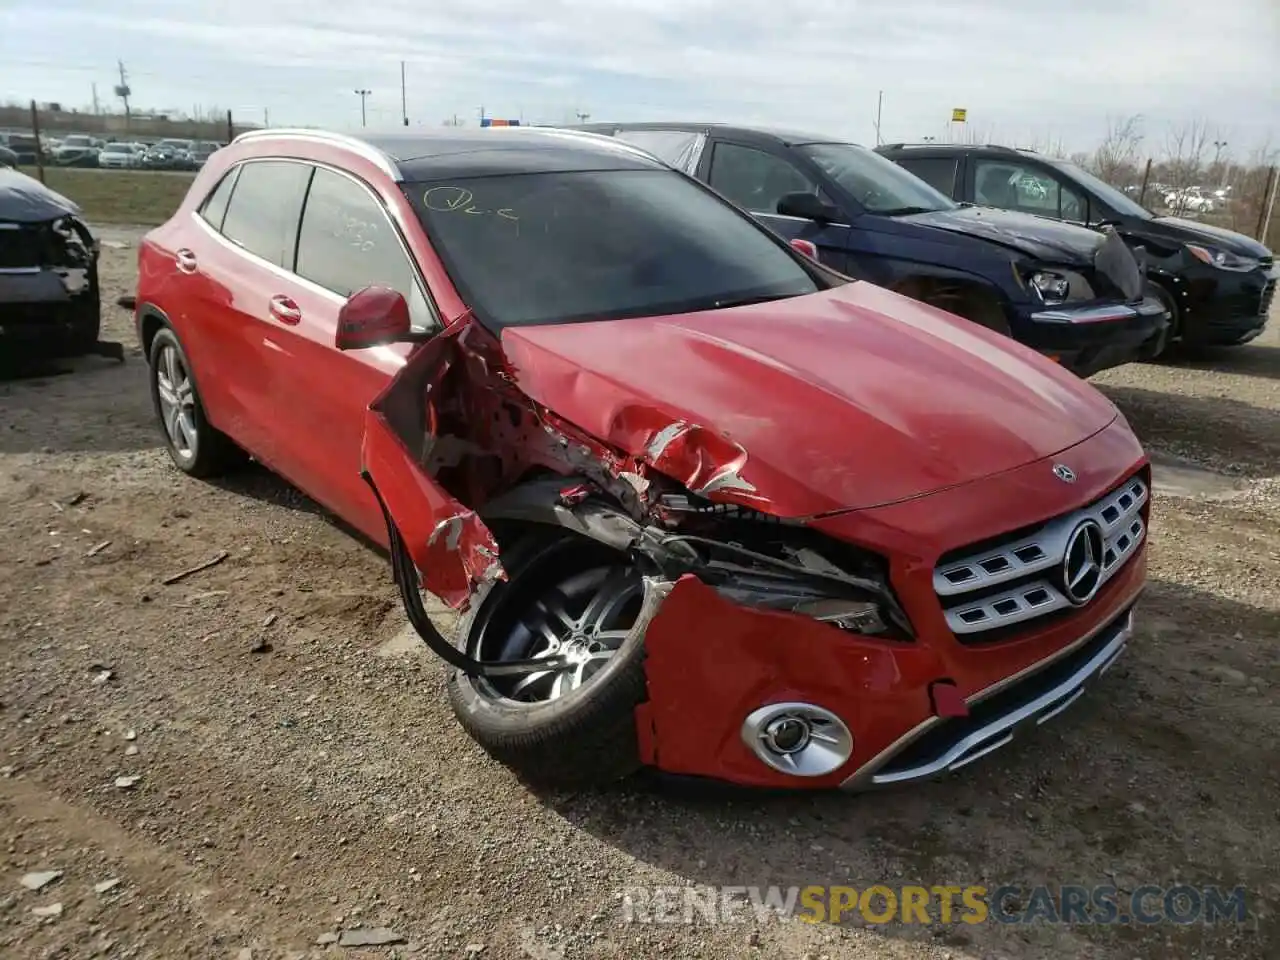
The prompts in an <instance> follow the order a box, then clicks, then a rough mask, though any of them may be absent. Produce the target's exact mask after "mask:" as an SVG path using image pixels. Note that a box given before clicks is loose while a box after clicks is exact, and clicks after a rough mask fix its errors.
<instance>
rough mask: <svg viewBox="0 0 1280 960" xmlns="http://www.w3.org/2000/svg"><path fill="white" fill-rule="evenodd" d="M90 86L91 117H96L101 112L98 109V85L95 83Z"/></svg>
mask: <svg viewBox="0 0 1280 960" xmlns="http://www.w3.org/2000/svg"><path fill="white" fill-rule="evenodd" d="M92 86H93V115H94V116H97V115H98V114H99V113H101V112H102V111H101V110H99V109H98V85H97V83H94V84H92Z"/></svg>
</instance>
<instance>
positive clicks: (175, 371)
mask: <svg viewBox="0 0 1280 960" xmlns="http://www.w3.org/2000/svg"><path fill="white" fill-rule="evenodd" d="M148 380H149V381H150V387H151V403H152V406H153V407H154V408H155V412H156V420H157V422H158V423H159V425H160V432H161V434H162V435H163V437H164V440H165V449H166V450H167V451H168V453H169V458H170V459H171V460H172V461H173V462H174V465H175V466H177V468H178V469H179V470H181V471H182V472H183V473H186V474H188V475H190V476H193V477H211V476H215V475H217V474H219V473H223V472H225V471H226V470H227V469H229V468H230V467H232V466H234V465H236V464H237V463H238V462H240V461H241V460H243V458H244V455H243V453H242V452H241V451H240V449H239V448H238V447H237V446H236V445H235V444H234V443H233V442H232V441H231V439H230V438H229V437H227V435H226V434H224V433H222V432H221V431H219V430H218V429H217V428H215V427H214V426H213V424H211V423H210V422H209V420H208V418H207V417H206V416H205V412H204V406H203V405H202V404H201V402H200V394H199V392H198V391H197V390H196V382H195V379H194V378H193V377H192V375H191V365H190V362H189V361H188V360H187V354H186V351H184V350H183V349H182V343H181V342H180V341H179V340H178V335H177V334H176V333H174V332H173V330H172V329H171V328H169V327H162V328H161V329H160V330H159V331H158V332H157V333H156V335H155V338H154V339H153V340H152V341H151V351H150V354H149V355H148Z"/></svg>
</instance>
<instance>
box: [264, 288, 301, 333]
mask: <svg viewBox="0 0 1280 960" xmlns="http://www.w3.org/2000/svg"><path fill="white" fill-rule="evenodd" d="M271 315H272V316H273V317H275V318H276V319H277V320H279V321H280V322H281V323H287V324H289V325H290V326H293V325H294V324H296V323H298V322H299V321H301V320H302V311H301V310H300V309H299V308H298V305H297V304H296V303H294V302H293V301H292V300H291V299H289V298H288V297H286V296H283V295H281V294H277V295H276V296H274V297H272V298H271Z"/></svg>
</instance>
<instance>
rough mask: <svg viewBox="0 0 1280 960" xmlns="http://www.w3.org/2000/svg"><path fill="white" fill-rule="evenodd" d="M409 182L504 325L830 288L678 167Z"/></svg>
mask: <svg viewBox="0 0 1280 960" xmlns="http://www.w3.org/2000/svg"><path fill="white" fill-rule="evenodd" d="M404 190H405V193H406V195H407V196H408V197H409V199H410V201H411V203H412V204H413V206H414V209H415V210H416V211H417V213H418V215H419V216H420V217H421V219H422V221H423V224H424V226H425V228H426V231H427V235H428V236H429V237H430V238H431V242H432V243H433V244H434V246H435V248H436V251H437V252H438V253H439V255H440V257H441V259H442V260H443V261H444V264H445V267H446V269H447V270H448V271H449V274H450V276H451V278H452V280H453V282H454V284H455V286H456V287H457V288H458V291H459V293H460V294H461V296H462V298H463V299H464V300H465V301H466V302H467V303H468V304H469V305H470V306H471V307H472V309H474V310H475V312H476V314H477V316H479V318H480V319H481V320H484V321H485V322H486V323H489V324H490V325H493V326H507V325H519V324H547V323H563V322H569V321H577V320H614V319H621V318H624V317H639V316H659V315H664V314H675V313H686V312H692V311H695V310H712V309H718V308H723V307H729V306H734V305H741V304H743V303H748V302H759V301H763V300H776V299H782V298H784V297H794V296H800V295H802V294H807V293H813V292H814V291H816V290H818V289H820V286H819V281H818V280H816V279H815V278H814V276H813V275H812V274H811V273H810V272H809V270H808V269H807V268H806V267H804V266H803V265H802V260H801V257H800V256H799V255H798V254H793V253H792V252H791V251H790V250H788V249H787V247H786V246H785V245H784V244H782V243H780V242H779V241H778V240H777V239H776V238H774V237H773V236H772V235H771V234H769V233H768V231H767V230H766V229H765V228H764V227H762V226H760V225H759V224H757V223H755V222H754V221H752V220H751V219H750V218H749V217H745V216H743V215H742V214H741V213H739V212H738V211H737V210H735V209H734V208H733V207H732V206H730V205H728V204H726V203H725V202H724V201H722V200H720V199H719V198H717V197H716V196H715V195H713V194H711V193H709V192H707V191H706V190H705V189H703V188H702V187H700V186H699V185H698V184H696V183H695V182H693V181H691V180H689V179H688V178H686V177H684V176H682V175H681V174H678V173H675V172H673V171H670V170H647V169H646V170H612V171H592V172H568V173H528V174H507V175H495V176H488V177H473V178H464V179H459V180H450V181H434V182H430V183H411V184H405V185H404Z"/></svg>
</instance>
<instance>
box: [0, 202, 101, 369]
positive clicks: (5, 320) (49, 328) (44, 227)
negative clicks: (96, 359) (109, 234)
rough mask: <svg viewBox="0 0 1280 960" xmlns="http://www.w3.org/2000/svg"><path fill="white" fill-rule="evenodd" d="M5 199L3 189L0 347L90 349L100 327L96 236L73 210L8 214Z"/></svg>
mask: <svg viewBox="0 0 1280 960" xmlns="http://www.w3.org/2000/svg"><path fill="white" fill-rule="evenodd" d="M3 201H4V196H3V193H0V344H3V346H2V347H0V349H3V350H4V351H5V352H6V353H10V354H15V353H17V352H19V351H23V352H26V351H34V352H49V351H55V352H59V353H68V352H73V353H74V352H79V351H82V350H88V349H89V348H90V347H92V346H93V344H95V343H96V342H97V339H98V331H99V317H100V303H99V293H98V280H97V260H98V246H97V243H96V241H95V240H94V238H93V236H92V235H91V234H90V233H89V229H88V227H87V226H86V225H85V224H84V222H83V221H82V220H81V219H80V218H79V217H78V216H77V215H75V214H73V213H60V214H58V215H57V216H53V217H51V218H48V219H38V220H25V219H6V218H5V213H4V207H5V205H4V202H3ZM16 212H17V211H15V213H16ZM47 212H48V211H46V213H47Z"/></svg>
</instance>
